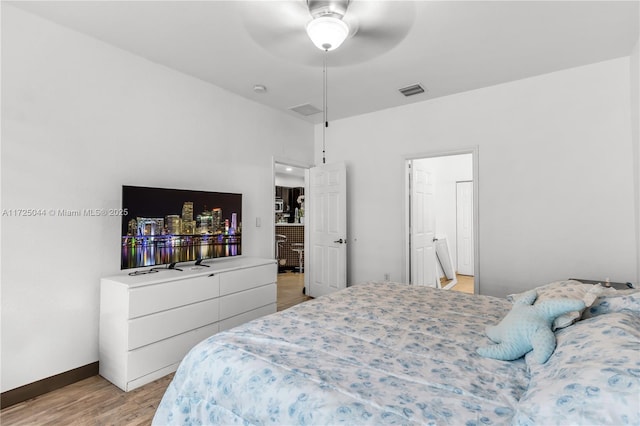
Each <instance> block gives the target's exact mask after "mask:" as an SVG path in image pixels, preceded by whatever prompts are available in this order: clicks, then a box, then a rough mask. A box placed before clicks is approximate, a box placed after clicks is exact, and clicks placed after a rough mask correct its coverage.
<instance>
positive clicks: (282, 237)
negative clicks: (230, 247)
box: [273, 161, 308, 311]
mask: <svg viewBox="0 0 640 426" xmlns="http://www.w3.org/2000/svg"><path fill="white" fill-rule="evenodd" d="M307 169H308V167H305V166H301V165H296V164H291V163H288V162H281V161H274V199H275V203H274V206H275V207H274V221H273V223H274V232H273V236H274V246H273V247H274V258H275V259H276V261H277V263H278V286H277V287H278V298H277V300H278V311H281V310H284V309H287V308H289V307H291V306H293V305H296V304H298V303H300V302H303V301H305V300H307V299H308V297H307V296H306V291H305V288H306V284H305V275H306V274H305V273H306V272H307V271H306V269H307V268H305V266H306V265H305V257H304V254H305V253H304V247H305V194H306V192H307V190H306V188H307V182H306V177H305V176H306V173H305V172H306V170H307Z"/></svg>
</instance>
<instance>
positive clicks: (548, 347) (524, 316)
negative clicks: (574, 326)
mask: <svg viewBox="0 0 640 426" xmlns="http://www.w3.org/2000/svg"><path fill="white" fill-rule="evenodd" d="M537 297H538V294H537V292H536V290H530V291H528V292H526V293H524V294H523V295H522V297H521V298H520V299H518V301H516V302H515V303H514V304H513V307H512V308H511V311H510V312H509V313H508V314H507V315H506V316H505V317H504V318H503V319H502V321H500V323H499V324H498V325H495V326H488V327H487V330H486V332H487V337H489V339H491V340H492V341H493V342H495V343H497V345H490V346H486V347H483V348H478V350H477V352H478V353H479V354H480V355H482V356H484V357H487V358H494V359H500V360H503V361H511V360H514V359H518V358H520V357H521V356H523V355H525V354H526V353H527V352H529V351H532V350H533V353H532V354H531V356H532V357H533V359H534V360H535V361H536V362H538V363H539V364H544V363H545V362H547V360H548V359H549V357H550V356H551V354H552V353H553V351H554V350H555V348H556V336H555V334H553V331H551V324H553V320H555V319H556V318H557V317H558V316H560V315H563V314H565V313H567V312H571V311H580V310H582V309H584V302H582V301H581V300H575V299H552V300H545V301H543V302H540V303H538V304H537V305H534V304H533V302H535V300H536V298H537Z"/></svg>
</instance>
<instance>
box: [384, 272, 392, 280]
mask: <svg viewBox="0 0 640 426" xmlns="http://www.w3.org/2000/svg"><path fill="white" fill-rule="evenodd" d="M390 279H391V274H389V273H388V272H385V273H384V280H385V281H389V280H390Z"/></svg>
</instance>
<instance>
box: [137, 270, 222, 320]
mask: <svg viewBox="0 0 640 426" xmlns="http://www.w3.org/2000/svg"><path fill="white" fill-rule="evenodd" d="M219 295H220V280H219V277H218V275H214V276H202V277H195V278H189V279H181V280H175V281H168V282H164V283H161V284H155V285H149V286H145V287H138V288H134V289H131V291H130V296H129V318H136V317H139V316H142V315H148V314H152V313H154V312H160V311H164V310H167V309H171V308H175V307H176V306H182V305H188V304H190V303H194V302H198V301H201V300H205V299H212V298H214V297H218V296H219Z"/></svg>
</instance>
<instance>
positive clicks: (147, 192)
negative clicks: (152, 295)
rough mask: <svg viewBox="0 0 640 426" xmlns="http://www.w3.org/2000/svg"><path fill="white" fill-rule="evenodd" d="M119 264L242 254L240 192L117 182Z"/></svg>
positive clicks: (156, 263) (142, 264) (130, 265)
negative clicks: (119, 194)
mask: <svg viewBox="0 0 640 426" xmlns="http://www.w3.org/2000/svg"><path fill="white" fill-rule="evenodd" d="M122 212H123V216H122V231H121V235H122V244H121V245H122V247H121V263H120V266H121V269H130V268H139V267H145V266H159V265H166V267H169V268H173V267H175V265H176V264H178V263H180V262H190V261H196V263H198V264H200V262H201V261H202V260H206V259H214V258H220V257H229V256H239V255H241V254H242V194H234V193H226V192H209V191H192V190H183V189H169V188H149V187H142V186H126V185H124V186H123V187H122Z"/></svg>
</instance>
